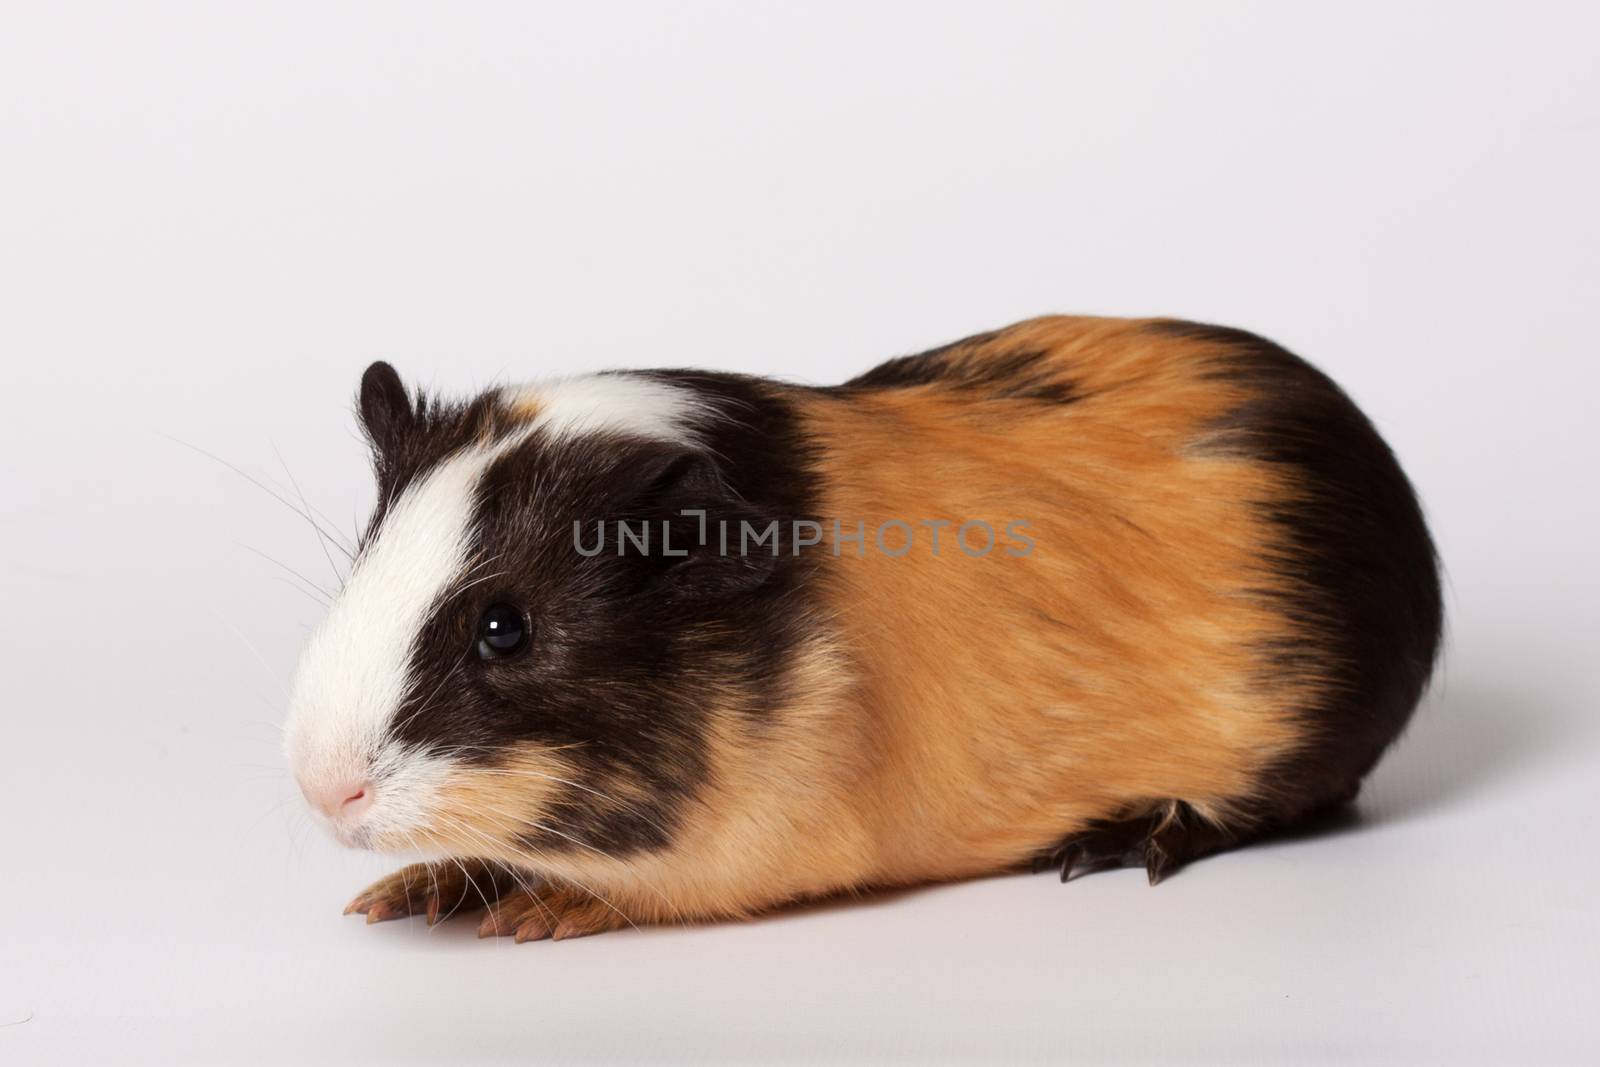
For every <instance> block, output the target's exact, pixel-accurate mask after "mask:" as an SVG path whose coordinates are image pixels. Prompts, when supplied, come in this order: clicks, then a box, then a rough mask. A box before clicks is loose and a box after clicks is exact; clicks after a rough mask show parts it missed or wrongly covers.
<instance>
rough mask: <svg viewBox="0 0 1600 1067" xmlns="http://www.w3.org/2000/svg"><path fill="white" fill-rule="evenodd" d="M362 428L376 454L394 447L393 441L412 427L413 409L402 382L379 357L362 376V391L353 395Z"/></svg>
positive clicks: (414, 417)
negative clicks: (355, 395)
mask: <svg viewBox="0 0 1600 1067" xmlns="http://www.w3.org/2000/svg"><path fill="white" fill-rule="evenodd" d="M356 411H357V412H358V413H359V414H360V416H361V429H362V430H363V431H364V432H365V433H366V435H367V440H369V441H371V442H372V447H373V449H374V450H375V451H377V452H378V454H379V455H382V454H384V453H386V452H391V451H393V450H394V447H395V444H396V443H397V442H398V441H399V440H400V439H401V438H402V437H403V436H405V434H406V433H408V432H409V431H410V430H411V427H412V424H413V423H414V422H415V421H416V410H415V409H414V408H413V407H412V404H411V396H410V394H408V393H407V392H406V386H405V383H404V382H402V381H401V380H400V375H399V373H398V372H396V371H395V369H394V368H393V367H391V366H389V364H387V363H385V362H383V361H382V360H379V361H378V362H376V363H374V364H373V365H372V366H370V367H368V368H367V371H366V373H365V374H363V375H362V376H361V392H360V393H359V394H358V396H357V399H356Z"/></svg>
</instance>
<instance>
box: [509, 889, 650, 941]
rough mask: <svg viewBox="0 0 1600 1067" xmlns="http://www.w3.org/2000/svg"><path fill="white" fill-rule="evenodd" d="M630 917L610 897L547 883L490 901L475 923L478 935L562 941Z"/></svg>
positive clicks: (623, 922) (619, 924) (597, 931)
mask: <svg viewBox="0 0 1600 1067" xmlns="http://www.w3.org/2000/svg"><path fill="white" fill-rule="evenodd" d="M632 925H633V920H631V919H629V918H628V917H627V916H626V915H624V914H623V913H622V912H621V911H620V910H618V909H617V907H616V906H615V905H613V904H612V903H611V902H610V901H607V900H605V899H604V898H603V897H600V896H598V895H596V894H593V893H590V892H589V891H587V890H584V889H580V888H570V887H566V886H547V887H544V888H542V889H540V890H539V891H537V892H532V891H529V890H526V889H519V890H517V891H516V892H514V893H510V894H507V895H506V896H505V897H504V898H502V899H501V900H499V901H498V902H496V903H495V904H493V905H491V906H490V908H489V912H488V914H487V915H485V916H484V917H483V922H481V923H480V924H479V925H478V936H479V937H506V936H514V937H515V938H516V941H517V943H518V944H521V943H522V942H524V941H542V940H544V939H545V938H549V939H551V940H553V941H564V940H566V939H567V938H569V937H587V936H589V935H590V934H600V933H604V932H605V931H607V930H615V929H618V928H619V927H623V926H632Z"/></svg>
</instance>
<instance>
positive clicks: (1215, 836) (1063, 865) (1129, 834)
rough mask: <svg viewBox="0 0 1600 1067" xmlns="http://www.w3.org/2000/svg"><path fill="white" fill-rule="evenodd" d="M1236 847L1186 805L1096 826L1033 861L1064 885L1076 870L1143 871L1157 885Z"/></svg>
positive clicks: (1158, 808) (1175, 804)
mask: <svg viewBox="0 0 1600 1067" xmlns="http://www.w3.org/2000/svg"><path fill="white" fill-rule="evenodd" d="M1235 844H1237V842H1236V841H1235V840H1234V839H1233V838H1232V837H1231V836H1230V835H1229V834H1228V833H1227V832H1226V831H1224V830H1222V829H1220V828H1219V827H1217V826H1216V825H1214V824H1213V823H1211V822H1210V821H1208V820H1206V819H1203V818H1201V817H1200V815H1199V814H1198V813H1197V812H1196V811H1195V810H1194V809H1193V808H1192V807H1190V806H1189V805H1188V804H1185V803H1184V802H1183V801H1181V800H1172V801H1166V802H1164V803H1162V804H1159V805H1157V806H1156V807H1155V808H1154V809H1153V810H1151V811H1148V812H1146V813H1143V814H1140V815H1136V816H1133V817H1130V818H1126V819H1116V820H1106V821H1103V822H1096V823H1092V824H1091V825H1089V826H1088V827H1086V828H1085V829H1084V830H1082V831H1080V832H1079V833H1075V834H1071V835H1069V836H1067V837H1066V838H1065V839H1064V840H1063V841H1062V842H1061V844H1059V845H1057V846H1056V847H1055V848H1053V849H1051V850H1049V851H1048V852H1046V853H1044V854H1043V855H1041V856H1040V857H1039V858H1038V859H1037V860H1036V861H1035V862H1034V869H1035V870H1048V869H1051V868H1058V869H1059V870H1060V871H1061V880H1062V881H1063V882H1065V881H1066V880H1067V879H1068V878H1070V877H1071V876H1072V874H1073V872H1074V871H1094V870H1105V869H1108V868H1112V867H1143V868H1144V869H1145V873H1146V875H1148V877H1149V879H1150V884H1151V885H1155V884H1157V883H1158V882H1160V881H1161V880H1162V879H1163V878H1165V877H1167V876H1168V875H1170V874H1172V873H1174V872H1176V871H1177V870H1178V869H1179V868H1180V867H1183V866H1184V865H1186V864H1188V863H1190V862H1191V861H1193V860H1197V859H1201V858H1203V857H1205V856H1209V855H1211V854H1212V853H1214V852H1221V851H1223V850H1224V849H1227V848H1230V847H1232V846H1233V845H1235Z"/></svg>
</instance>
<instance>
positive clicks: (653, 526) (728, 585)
mask: <svg viewBox="0 0 1600 1067" xmlns="http://www.w3.org/2000/svg"><path fill="white" fill-rule="evenodd" d="M618 488H619V490H620V493H619V500H618V503H619V504H620V505H621V506H620V507H619V508H618V509H617V515H616V517H617V518H619V519H622V520H624V521H626V522H629V523H631V524H633V526H634V527H635V528H638V526H639V524H641V523H644V524H648V526H649V528H650V539H649V542H648V548H647V549H646V551H645V558H643V559H641V560H640V562H641V563H647V564H648V566H646V567H644V573H645V574H647V575H648V576H649V579H650V580H651V581H653V582H655V583H657V584H658V585H659V586H660V587H662V588H663V589H664V590H666V591H668V592H670V593H673V594H681V595H685V596H694V597H704V596H717V595H724V594H728V593H734V592H738V591H740V590H745V589H750V588H753V587H755V586H758V585H760V584H762V583H763V582H765V581H766V579H767V577H768V576H769V575H770V574H771V572H772V570H773V566H774V564H775V563H776V560H777V556H776V554H775V553H774V552H773V551H772V549H771V545H772V542H771V541H770V540H769V541H768V542H767V547H763V548H762V549H760V550H758V551H755V552H751V553H749V554H741V552H740V551H739V547H738V546H739V530H740V524H741V523H749V525H750V526H751V528H752V529H754V530H757V531H760V530H764V529H765V528H766V526H767V525H768V524H769V523H770V522H772V519H771V517H769V516H766V515H763V514H762V513H761V511H760V509H759V508H757V507H755V506H754V505H752V504H751V503H750V502H749V501H746V500H744V499H742V498H741V497H739V495H738V494H737V493H735V492H734V491H733V490H731V489H730V488H729V487H728V485H727V483H726V481H725V480H724V478H723V476H722V472H721V470H720V469H719V467H718V465H717V462H716V460H714V459H713V458H712V457H711V456H710V455H708V454H706V453H705V452H701V451H698V450H695V449H668V450H663V451H662V452H661V453H659V454H657V455H654V456H650V457H648V458H647V459H645V460H644V461H643V462H640V463H638V464H637V465H635V466H634V467H633V471H632V476H631V477H630V478H629V479H628V481H627V483H626V485H624V486H619V487H618ZM724 528H725V529H726V530H727V531H728V536H727V550H726V551H724V549H723V537H722V535H721V531H722V530H723V529H724ZM618 536H619V537H620V535H618ZM631 551H632V545H631V542H630V554H631ZM782 551H784V552H787V551H788V546H787V545H784V546H783V548H782Z"/></svg>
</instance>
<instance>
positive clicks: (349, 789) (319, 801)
mask: <svg viewBox="0 0 1600 1067" xmlns="http://www.w3.org/2000/svg"><path fill="white" fill-rule="evenodd" d="M373 793H374V789H373V785H372V783H371V782H370V781H363V782H354V781H346V782H336V783H335V784H333V785H331V786H319V787H315V788H306V789H305V794H306V799H307V800H308V801H310V802H311V804H312V805H313V806H315V807H316V808H317V809H319V810H320V811H321V812H322V813H323V814H324V815H326V816H327V817H328V818H330V819H338V820H339V821H341V822H350V821H354V820H355V819H359V818H360V817H361V816H362V815H363V814H364V813H365V812H366V810H367V809H368V808H370V807H372V800H373Z"/></svg>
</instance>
